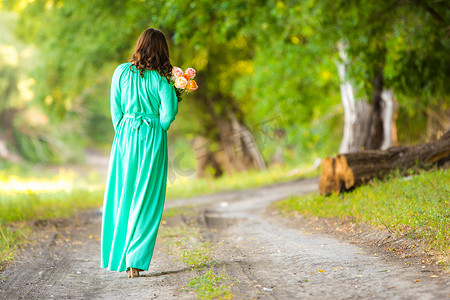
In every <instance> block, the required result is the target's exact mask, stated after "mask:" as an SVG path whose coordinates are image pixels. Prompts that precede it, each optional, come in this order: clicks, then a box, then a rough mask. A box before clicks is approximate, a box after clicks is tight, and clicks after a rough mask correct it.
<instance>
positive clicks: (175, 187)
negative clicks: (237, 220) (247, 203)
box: [166, 166, 319, 199]
mask: <svg viewBox="0 0 450 300" xmlns="http://www.w3.org/2000/svg"><path fill="white" fill-rule="evenodd" d="M300 170H302V171H300ZM314 176H319V171H318V170H313V169H312V168H310V167H305V168H293V167H283V166H274V167H271V168H268V169H266V170H248V171H242V172H239V173H234V174H231V175H228V174H225V175H224V176H222V177H220V178H217V179H212V178H198V179H190V178H186V177H179V178H176V179H175V181H174V182H173V184H169V185H168V187H167V193H166V197H167V198H168V199H174V198H181V197H182V198H188V197H193V196H198V195H206V194H213V193H218V192H223V191H230V190H242V189H247V188H253V187H259V186H263V185H269V184H274V183H278V182H284V181H289V180H293V179H297V178H307V177H314Z"/></svg>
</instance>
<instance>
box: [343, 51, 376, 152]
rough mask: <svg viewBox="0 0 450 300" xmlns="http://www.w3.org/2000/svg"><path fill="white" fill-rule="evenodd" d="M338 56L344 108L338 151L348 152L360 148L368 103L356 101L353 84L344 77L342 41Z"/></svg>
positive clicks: (344, 63)
mask: <svg viewBox="0 0 450 300" xmlns="http://www.w3.org/2000/svg"><path fill="white" fill-rule="evenodd" d="M338 50H339V57H340V58H341V61H338V62H337V63H336V64H337V68H338V74H339V79H340V80H341V85H340V90H341V101H342V106H343V108H344V117H345V120H344V134H343V137H342V142H341V146H340V148H339V153H350V152H355V151H359V150H361V148H362V145H363V143H364V139H365V136H366V133H367V130H368V121H369V117H370V111H371V108H370V105H369V104H368V103H367V102H366V101H363V100H361V101H356V100H355V96H354V90H353V86H352V84H351V83H350V81H348V79H347V77H346V71H345V66H346V64H347V63H348V59H347V53H346V52H345V49H344V44H343V43H342V42H339V43H338Z"/></svg>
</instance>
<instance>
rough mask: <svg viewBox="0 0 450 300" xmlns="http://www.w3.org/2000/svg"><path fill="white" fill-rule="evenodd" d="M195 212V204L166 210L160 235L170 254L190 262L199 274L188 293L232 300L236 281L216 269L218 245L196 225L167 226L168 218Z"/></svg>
mask: <svg viewBox="0 0 450 300" xmlns="http://www.w3.org/2000/svg"><path fill="white" fill-rule="evenodd" d="M191 212H194V210H192V208H191V207H185V208H181V209H179V208H173V209H169V210H167V211H165V212H164V215H163V221H162V226H161V228H160V232H159V238H160V239H161V240H162V241H163V244H164V246H165V248H166V249H167V254H169V255H171V256H174V257H175V259H174V260H175V261H177V260H178V261H181V262H183V263H184V264H186V266H187V267H189V268H190V269H191V271H195V272H196V273H197V274H200V275H199V276H193V277H191V278H190V280H189V283H188V284H187V285H186V286H185V287H184V289H185V291H187V292H194V293H195V294H196V296H197V298H198V299H232V298H233V296H234V295H233V293H232V291H231V286H232V285H233V284H234V282H233V281H232V280H231V279H230V278H229V277H228V276H226V275H223V274H220V273H218V272H216V271H215V270H214V269H215V268H214V267H215V264H216V262H215V260H214V257H213V254H214V251H213V250H214V248H215V247H216V245H214V244H211V243H209V242H205V241H203V238H202V236H201V234H200V229H199V228H198V227H195V226H191V225H190V226H188V225H178V226H165V224H166V220H167V219H168V218H170V217H172V216H175V215H180V214H183V215H189V214H190V213H191Z"/></svg>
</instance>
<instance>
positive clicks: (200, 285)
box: [188, 269, 233, 299]
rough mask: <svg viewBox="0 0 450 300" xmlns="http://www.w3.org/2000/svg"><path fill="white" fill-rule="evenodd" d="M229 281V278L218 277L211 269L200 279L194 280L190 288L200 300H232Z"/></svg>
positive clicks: (191, 281)
mask: <svg viewBox="0 0 450 300" xmlns="http://www.w3.org/2000/svg"><path fill="white" fill-rule="evenodd" d="M229 281H230V279H229V278H228V277H227V276H223V275H217V274H215V273H214V271H213V270H212V269H209V270H208V271H206V272H205V273H204V274H203V275H201V276H200V277H195V278H192V279H191V280H190V281H189V284H188V287H189V288H191V289H193V290H194V291H195V292H196V293H197V298H199V299H232V298H233V294H232V293H231V289H230V286H229V285H228V282H229Z"/></svg>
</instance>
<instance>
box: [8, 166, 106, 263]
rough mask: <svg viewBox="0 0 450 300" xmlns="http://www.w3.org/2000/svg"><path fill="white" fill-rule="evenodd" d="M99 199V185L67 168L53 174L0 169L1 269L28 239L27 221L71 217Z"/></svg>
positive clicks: (100, 195)
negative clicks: (22, 173) (16, 173)
mask: <svg viewBox="0 0 450 300" xmlns="http://www.w3.org/2000/svg"><path fill="white" fill-rule="evenodd" d="M38 175H39V174H38ZM102 199H103V190H102V187H101V185H93V184H87V183H86V182H80V180H77V179H76V178H74V175H73V173H70V172H66V171H62V172H60V174H58V175H55V176H53V177H49V176H47V177H45V176H42V177H36V176H30V177H18V176H13V175H11V176H6V175H4V171H3V172H2V173H0V270H1V268H2V267H3V266H4V265H5V263H7V262H8V261H10V260H12V259H13V258H14V256H15V252H16V251H17V249H18V248H19V247H20V246H22V245H24V244H25V243H27V242H28V241H29V239H30V233H31V232H32V228H30V227H29V226H28V225H27V222H28V221H31V220H36V219H52V218H65V217H71V216H73V215H74V214H75V213H76V212H78V211H82V210H86V209H90V208H96V207H99V206H100V205H101V203H102Z"/></svg>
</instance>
